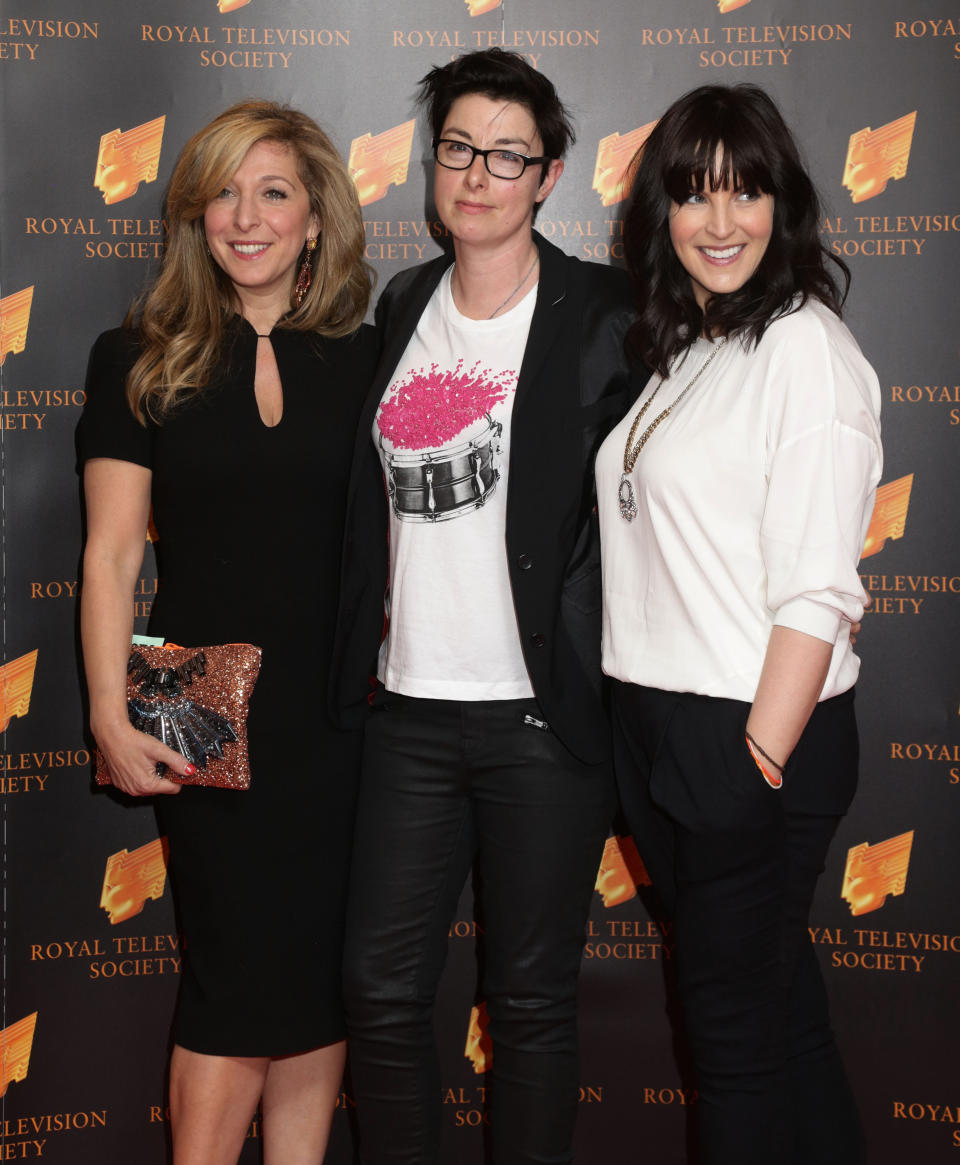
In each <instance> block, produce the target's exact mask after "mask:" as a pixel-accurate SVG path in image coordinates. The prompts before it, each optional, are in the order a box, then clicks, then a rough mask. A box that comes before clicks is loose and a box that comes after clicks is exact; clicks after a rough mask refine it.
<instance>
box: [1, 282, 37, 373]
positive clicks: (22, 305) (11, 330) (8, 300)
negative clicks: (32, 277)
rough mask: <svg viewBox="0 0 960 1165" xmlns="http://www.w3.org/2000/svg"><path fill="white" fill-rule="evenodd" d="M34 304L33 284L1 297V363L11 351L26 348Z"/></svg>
mask: <svg viewBox="0 0 960 1165" xmlns="http://www.w3.org/2000/svg"><path fill="white" fill-rule="evenodd" d="M32 306H33V287H32V286H30V287H25V288H24V289H23V291H15V292H13V294H12V295H5V296H4V297H3V299H0V365H2V364H3V362H4V360H6V358H7V356H9V355H10V353H11V352H12V353H13V354H14V355H17V354H19V353H20V352H22V351H23V350H24V348H26V346H27V330H28V329H29V327H30V308H31V307H32Z"/></svg>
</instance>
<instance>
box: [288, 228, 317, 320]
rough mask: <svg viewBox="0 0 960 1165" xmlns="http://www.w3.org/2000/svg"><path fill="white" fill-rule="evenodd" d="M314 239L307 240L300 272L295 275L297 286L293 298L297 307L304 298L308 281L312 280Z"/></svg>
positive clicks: (315, 243)
mask: <svg viewBox="0 0 960 1165" xmlns="http://www.w3.org/2000/svg"><path fill="white" fill-rule="evenodd" d="M316 245H317V240H316V239H307V253H306V254H305V255H304V257H303V262H302V263H301V264H300V270H299V272H298V273H297V285H296V287H295V288H294V289H293V295H294V298H295V299H296V301H297V307H299V306H300V304H302V303H303V300H304V296H305V295H306V294H307V291H308V289H309V287H310V281H311V279H312V278H313V267H312V264H311V260H312V259H313V252H314V249H315V248H316Z"/></svg>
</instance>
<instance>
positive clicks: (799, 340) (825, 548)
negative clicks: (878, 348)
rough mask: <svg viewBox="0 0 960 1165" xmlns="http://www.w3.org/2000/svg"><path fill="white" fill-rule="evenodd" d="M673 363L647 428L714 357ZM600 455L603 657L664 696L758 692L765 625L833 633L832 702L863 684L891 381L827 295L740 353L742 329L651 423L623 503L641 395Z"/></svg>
mask: <svg viewBox="0 0 960 1165" xmlns="http://www.w3.org/2000/svg"><path fill="white" fill-rule="evenodd" d="M716 347H717V344H714V343H712V342H711V341H708V340H703V339H700V340H698V341H696V343H694V344H693V345H692V346H691V348H690V349H689V350H688V351H687V353H686V354H685V357H684V358H683V359H682V361H681V362H679V363H678V364H676V365H675V366H674V367H673V368H672V369H671V376H670V378H669V379H668V380H666V381H665V382H664V383H663V385H662V387H661V388H660V391H659V393H658V394H657V398H656V400H655V401H654V402H653V404H652V405H651V407H650V408H649V410H648V411H647V414H646V416H645V417H644V418H643V421H642V422H641V424H640V426H639V427H638V430H637V434H636V435H635V438H634V439H635V440H636V439H637V438H638V437H639V436H640V434H642V433H643V431H644V429H645V428H646V427H647V425H649V424H650V423H651V422H652V421H653V419H654V418H655V417H656V416H657V414H658V413H659V412H661V411H662V410H663V409H664V408H666V407H667V406H668V405H670V404H671V403H672V402H673V401H674V400H676V398H677V397H678V396H679V395H680V393H681V392H682V390H683V388H684V386H685V385H687V384H688V383H689V381H690V380H691V379H692V378H693V376H694V374H695V373H696V372H697V370H698V369H699V368H700V367H701V366H702V365H703V363H704V361H705V360H706V359H707V358H708V357H709V356H710V354H711V352H712V351H714V349H715V348H716ZM658 379H659V377H654V378H653V379H652V380H651V382H650V384H649V385H648V386H647V388H646V390H645V392H644V394H643V396H642V397H641V398H640V401H639V402H638V403H637V406H636V407H635V408H633V409H631V410H630V412H629V414H628V415H627V417H625V418H624V420H623V421H622V422H621V423H620V424H619V425H618V426H617V428H616V429H614V430H613V432H612V433H611V434H610V435H609V437H607V439H606V441H605V442H604V444H603V446H602V447H601V449H600V452H599V454H598V457H597V465H596V475H597V497H598V509H599V515H600V530H601V536H602V547H603V599H604V613H603V670H604V671H605V672H606V673H607V674H608V675H611V676H614V677H615V678H617V679H620V680H625V681H628V682H630V683H635V684H643V685H646V686H649V687H655V688H663V689H666V690H668V691H683V692H697V693H700V694H703V695H711V696H724V697H729V698H732V699H739V700H745V701H748V702H749V701H752V700H753V697H754V694H755V692H756V687H757V682H758V680H759V678H760V669H761V667H762V665H763V658H764V654H765V652H766V647H767V641H768V639H769V636H770V629H771V627H772V626H774V625H775V624H776V625H778V626H782V627H792V628H794V629H795V630H797V631H803V632H805V633H806V634H808V635H812V636H815V637H816V638H818V639H823V640H826V641H827V642H828V643H832V644H833V645H834V648H833V657H832V660H831V663H830V669H829V672H828V674H827V680H826V683H825V685H824V688H823V691H822V693H821V695H820V698H821V699H826V698H827V697H829V696H834V695H837V694H838V693H840V692H843V691H845V690H847V689H848V688H850V687H851V686H852V685H853V684H854V683H855V681H856V678H857V674H858V672H859V668H860V661H859V659H858V658H857V657H856V656H855V655H854V654H853V651H852V649H851V647H850V642H849V632H850V624H851V623H853V622H856V621H857V620H858V619H859V618H860V616H861V615H862V613H863V604H864V601H865V599H866V594H865V592H864V590H863V588H862V587H861V585H860V580H859V576H858V574H857V562H858V560H859V558H860V552H861V550H862V548H863V542H864V538H865V536H866V531H867V527H868V525H869V522H870V516H871V513H872V510H873V501H874V494H875V491H876V487H877V483H878V481H879V480H880V472H881V467H882V450H881V445H880V386H879V384H878V382H877V377H876V374H875V373H874V371H873V369H872V368H871V367H870V365H869V364H868V363H867V361H866V360H865V358H864V356H863V354H862V353H861V352H860V349H859V348H858V347H857V344H856V341H855V340H854V339H853V336H852V335H851V334H850V332H849V331H848V329H847V328H846V326H845V325H844V324H843V323H842V322H841V321H840V320H839V319H838V318H837V317H836V316H835V315H834V314H833V313H832V312H831V311H830V310H829V309H828V308H826V307H824V306H823V305H822V304H820V303H819V302H817V301H810V302H808V303H807V304H806V305H805V306H804V307H803V308H801V309H800V310H799V311H796V312H794V313H793V314H791V315H788V316H785V317H783V318H781V319H779V320H777V321H775V322H774V323H773V324H771V325H770V327H769V328H768V329H767V331H766V332H765V333H764V336H763V339H762V340H761V342H760V344H759V346H758V347H756V348H752V349H750V350H749V351H748V350H745V348H744V346H743V344H742V343H741V342H740V341H739V340H738V339H736V338H731V339H730V341H729V342H728V343H727V344H726V345H725V346H724V348H723V349H722V350H721V351H718V352H717V353H716V356H715V358H714V359H713V361H712V363H711V364H710V367H709V368H707V369H706V370H705V371H704V373H703V375H702V376H701V377H700V378H699V379H698V381H697V382H696V384H694V386H693V387H692V388H691V390H690V392H689V393H688V394H687V396H686V398H685V399H684V400H683V401H682V402H680V403H679V404H678V406H677V408H676V409H675V410H674V411H673V412H671V414H670V416H668V417H667V418H666V419H665V420H664V421H662V422H661V423H660V425H659V426H658V427H657V428H656V429H655V430H654V432H653V433H652V435H651V437H650V438H649V440H648V441H647V443H646V445H645V446H644V447H643V449H642V450H641V452H640V454H639V456H638V458H637V461H636V464H635V466H634V469H633V471H632V473H631V474H630V482H631V485H632V487H633V493H634V497H635V499H636V503H637V507H638V512H637V515H636V517H635V518H634V520H633V521H632V522H627V521H625V520H624V518H623V517H622V516H621V513H620V507H619V502H618V490H619V484H620V477H621V474H622V472H623V453H624V443H625V442H626V439H627V434H628V433H629V430H630V426H631V425H632V423H633V420H634V417H635V416H636V414H637V411H638V409H639V408H640V406H641V404H642V402H643V401H644V400H645V399H647V398H648V396H649V394H650V393H651V392H652V391H653V389H654V387H655V385H656V383H657V381H658Z"/></svg>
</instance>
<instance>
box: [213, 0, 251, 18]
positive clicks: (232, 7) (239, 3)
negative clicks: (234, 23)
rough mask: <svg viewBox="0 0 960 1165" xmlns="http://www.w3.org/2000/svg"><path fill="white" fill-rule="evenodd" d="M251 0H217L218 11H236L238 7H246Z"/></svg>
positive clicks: (222, 12)
mask: <svg viewBox="0 0 960 1165" xmlns="http://www.w3.org/2000/svg"><path fill="white" fill-rule="evenodd" d="M249 3H250V0H217V11H218V12H219V13H221V15H222V14H224V13H226V12H236V10H237V9H238V8H246V6H247V5H248V4H249Z"/></svg>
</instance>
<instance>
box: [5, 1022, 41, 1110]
mask: <svg viewBox="0 0 960 1165" xmlns="http://www.w3.org/2000/svg"><path fill="white" fill-rule="evenodd" d="M36 1028H37V1012H33V1014H32V1015H27V1016H24V1018H23V1019H19V1020H17V1022H16V1023H12V1024H10V1026H9V1027H5V1028H4V1029H3V1031H0V1096H5V1095H6V1092H7V1085H8V1084H9V1083H10V1082H11V1080H16V1081H17V1082H18V1083H21V1082H22V1081H24V1080H26V1078H27V1072H28V1071H29V1070H30V1052H31V1051H32V1050H33V1033H34V1032H35V1031H36Z"/></svg>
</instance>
